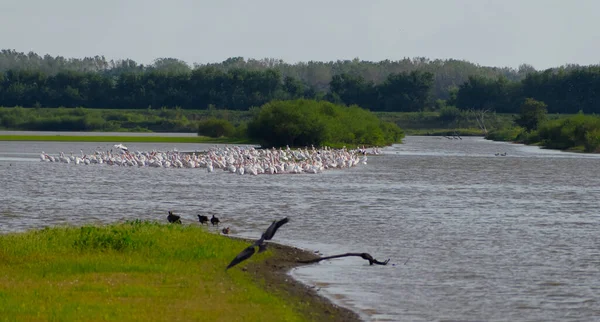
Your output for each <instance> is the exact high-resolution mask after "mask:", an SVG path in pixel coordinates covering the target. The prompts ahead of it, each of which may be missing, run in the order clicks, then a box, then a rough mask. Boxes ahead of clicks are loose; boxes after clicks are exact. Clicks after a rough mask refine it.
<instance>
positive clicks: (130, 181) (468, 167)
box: [0, 137, 600, 321]
mask: <svg viewBox="0 0 600 322" xmlns="http://www.w3.org/2000/svg"><path fill="white" fill-rule="evenodd" d="M448 141H449V140H440V139H437V138H433V137H431V138H430V137H408V138H407V139H406V144H404V145H396V146H393V147H389V148H386V149H385V151H386V154H384V155H380V156H374V157H369V164H368V165H367V166H358V167H356V168H353V169H350V170H347V171H346V170H344V171H330V172H327V173H325V174H323V175H318V176H308V175H297V176H293V175H289V176H285V175H276V176H257V177H253V176H237V175H229V174H227V173H224V172H215V173H207V172H206V171H195V169H149V168H121V167H110V166H75V165H73V164H71V165H65V164H49V163H44V162H39V161H38V162H31V161H34V160H35V161H37V158H38V154H39V153H40V152H41V151H42V150H44V151H46V152H47V153H52V154H55V153H58V152H60V151H71V150H74V151H79V149H83V150H84V151H88V150H92V149H97V148H98V149H101V150H106V147H108V146H110V145H111V144H108V143H107V144H105V145H103V144H99V143H68V142H59V143H52V142H31V143H23V142H19V143H18V144H17V143H11V142H0V180H1V181H2V186H3V187H10V188H9V189H3V190H2V193H1V194H0V231H2V232H10V231H22V230H26V229H31V228H39V227H44V226H49V225H57V224H58V225H66V224H71V225H72V224H75V225H77V224H83V223H108V222H115V221H120V220H123V219H126V218H139V219H150V220H164V218H165V216H166V211H167V210H173V211H175V213H177V214H180V215H181V216H182V219H183V220H184V222H186V223H191V224H198V223H197V217H196V215H197V214H198V213H209V214H211V213H214V214H216V215H217V216H218V217H220V218H221V220H222V222H223V223H224V224H226V225H228V226H231V228H232V230H233V231H234V232H235V233H236V234H238V235H240V236H245V237H250V238H254V237H258V236H260V233H261V232H262V231H263V230H264V229H265V228H266V226H268V224H269V223H270V221H271V220H274V219H280V218H281V217H284V216H288V217H290V218H291V221H290V223H289V224H288V225H286V226H285V227H284V228H283V229H281V230H280V231H278V233H277V236H276V237H275V241H278V242H283V243H287V244H292V245H296V246H299V247H303V248H306V249H310V250H315V251H316V250H319V251H320V252H322V253H323V254H324V255H326V256H327V255H333V254H338V253H345V252H368V253H371V254H372V255H373V256H374V257H375V258H377V259H387V258H390V259H391V261H390V264H391V265H388V266H369V265H368V263H366V261H364V260H362V259H360V258H348V259H337V260H331V261H326V262H323V263H320V264H317V265H312V266H309V267H302V268H299V269H297V270H294V271H293V272H292V273H291V274H292V275H293V276H294V277H296V278H298V279H300V280H302V281H303V282H305V283H307V284H309V285H319V286H317V287H319V288H320V290H319V291H318V292H319V293H322V294H325V295H328V296H330V297H332V298H333V299H334V301H338V302H339V303H341V304H343V305H346V306H349V307H352V308H354V309H355V310H358V311H359V312H360V313H361V314H362V316H363V318H365V320H378V321H385V320H389V321H442V320H446V321H473V320H476V321H595V320H597V319H598V317H599V316H600V309H599V307H600V305H598V301H599V297H600V279H599V278H598V277H599V276H600V272H599V269H600V251H599V250H600V235H598V233H597V232H598V228H600V215H599V214H598V211H597V207H598V200H600V177H599V175H598V171H597V169H598V166H599V164H600V163H599V162H600V159H599V158H598V156H593V155H582V154H573V153H564V152H557V151H551V150H541V149H539V148H537V147H526V146H522V145H514V144H506V143H497V142H489V141H485V140H483V139H480V138H463V140H460V142H455V141H457V140H453V141H451V142H448ZM173 146H174V145H173V144H166V145H162V144H152V143H149V144H148V143H145V144H131V145H129V148H130V149H133V150H140V151H144V150H152V149H157V150H160V149H163V150H167V149H172V148H173ZM176 146H177V148H178V149H179V150H189V151H193V150H202V149H204V148H205V147H207V146H208V145H196V144H177V145H176ZM496 152H507V154H508V156H507V157H496V156H494V154H495V153H496ZM2 158H24V159H28V161H25V160H10V161H7V160H4V159H2ZM9 164H12V165H9ZM208 229H212V227H209V228H208ZM310 283H313V284H310ZM336 297H337V299H336Z"/></svg>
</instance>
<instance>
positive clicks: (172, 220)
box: [167, 210, 181, 224]
mask: <svg viewBox="0 0 600 322" xmlns="http://www.w3.org/2000/svg"><path fill="white" fill-rule="evenodd" d="M167 220H168V221H169V222H170V223H171V224H173V223H176V224H181V217H180V216H177V215H175V214H173V212H172V211H170V210H169V215H167Z"/></svg>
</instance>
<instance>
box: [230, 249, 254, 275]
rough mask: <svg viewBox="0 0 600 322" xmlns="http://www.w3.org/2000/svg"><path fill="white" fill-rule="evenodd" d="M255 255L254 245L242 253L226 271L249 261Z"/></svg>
mask: <svg viewBox="0 0 600 322" xmlns="http://www.w3.org/2000/svg"><path fill="white" fill-rule="evenodd" d="M252 255H254V245H252V246H248V247H246V249H244V250H243V251H242V252H241V253H239V254H238V255H237V256H236V257H235V258H234V259H233V260H232V261H231V263H229V265H227V268H226V269H225V270H228V269H230V268H232V267H233V266H235V265H237V264H239V263H241V262H243V261H245V260H247V259H248V258H250V257H251V256H252Z"/></svg>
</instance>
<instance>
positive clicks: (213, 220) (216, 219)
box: [210, 215, 221, 226]
mask: <svg viewBox="0 0 600 322" xmlns="http://www.w3.org/2000/svg"><path fill="white" fill-rule="evenodd" d="M220 222H221V221H220V220H219V218H217V217H215V215H213V216H212V218H210V223H211V224H213V226H214V225H217V226H219V223H220Z"/></svg>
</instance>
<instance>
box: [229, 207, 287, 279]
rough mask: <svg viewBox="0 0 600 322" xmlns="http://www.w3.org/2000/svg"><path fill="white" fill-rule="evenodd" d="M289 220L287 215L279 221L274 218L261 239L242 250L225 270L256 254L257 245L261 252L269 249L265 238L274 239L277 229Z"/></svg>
mask: <svg viewBox="0 0 600 322" xmlns="http://www.w3.org/2000/svg"><path fill="white" fill-rule="evenodd" d="M289 221H290V220H289V218H287V217H285V218H283V219H281V220H279V221H277V220H274V221H273V223H272V224H271V225H270V226H269V228H267V230H265V232H264V233H262V235H261V236H260V239H258V240H256V241H255V242H254V243H253V244H252V245H250V246H248V247H246V248H245V249H244V250H243V251H242V252H240V253H239V254H238V255H237V256H236V257H235V258H234V259H233V260H232V261H231V263H229V265H227V268H226V269H225V270H228V269H230V268H232V267H233V266H235V265H237V264H239V263H241V262H243V261H245V260H247V259H248V258H250V257H252V255H254V253H255V252H256V249H255V247H257V246H258V252H259V253H261V252H264V251H265V250H266V249H267V245H266V244H265V240H271V239H273V236H275V233H276V232H277V230H278V229H279V228H280V227H281V226H283V225H284V224H286V223H287V222H289Z"/></svg>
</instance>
